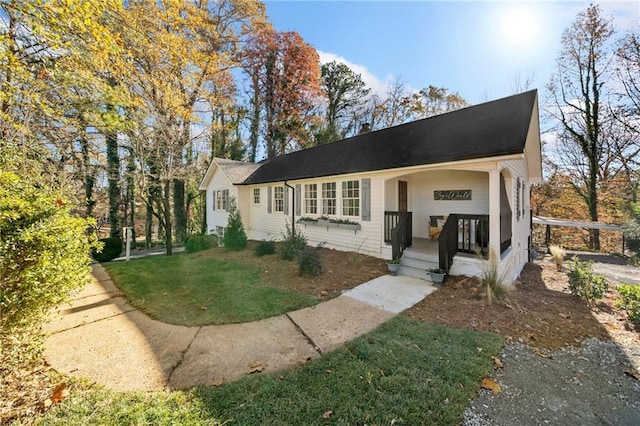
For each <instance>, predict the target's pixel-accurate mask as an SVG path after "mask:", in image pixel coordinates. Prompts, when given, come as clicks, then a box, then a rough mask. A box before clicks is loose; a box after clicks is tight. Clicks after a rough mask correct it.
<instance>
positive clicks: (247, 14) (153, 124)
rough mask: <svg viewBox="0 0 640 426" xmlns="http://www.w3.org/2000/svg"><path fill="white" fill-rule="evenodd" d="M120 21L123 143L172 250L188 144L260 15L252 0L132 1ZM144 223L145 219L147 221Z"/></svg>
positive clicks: (188, 194)
mask: <svg viewBox="0 0 640 426" xmlns="http://www.w3.org/2000/svg"><path fill="white" fill-rule="evenodd" d="M124 16H125V17H124V19H125V20H126V21H127V24H128V25H126V26H122V27H119V28H114V29H113V31H116V32H117V34H118V35H119V38H120V39H121V40H122V42H123V43H124V44H125V47H126V50H127V52H128V57H127V59H128V61H129V62H130V63H131V64H132V67H133V71H132V72H130V73H129V74H127V75H124V76H121V77H120V78H121V80H122V84H123V85H126V86H127V87H128V88H129V89H130V91H131V93H132V95H131V96H132V98H133V99H134V101H135V107H136V108H135V109H133V108H132V109H131V111H130V112H129V114H128V116H129V117H130V119H131V120H132V122H133V123H135V127H134V128H133V129H132V131H130V132H129V134H128V148H129V149H130V150H131V151H132V152H134V153H135V155H136V158H137V161H138V166H139V168H140V170H141V171H142V172H143V174H142V177H143V178H142V179H140V183H141V184H142V187H143V188H142V191H141V192H142V193H144V194H147V197H145V203H147V206H148V207H147V211H148V214H149V215H153V216H154V217H155V218H156V219H157V220H158V222H159V224H160V226H161V228H162V230H163V232H164V237H165V241H166V245H167V246H166V247H167V254H171V253H172V244H173V225H174V224H175V230H176V235H177V237H178V239H182V238H183V237H184V236H186V230H187V229H188V223H187V220H188V217H189V211H188V207H189V206H190V202H191V201H192V200H193V196H192V194H193V193H194V191H192V190H191V186H195V183H194V182H195V180H196V179H198V178H199V176H196V174H195V173H194V172H195V167H194V160H195V158H196V157H197V152H196V149H195V142H196V140H197V139H198V136H199V135H198V134H196V133H195V132H194V129H196V128H198V127H200V126H199V125H200V123H201V122H202V120H203V118H204V116H205V114H203V113H202V112H201V111H200V110H199V107H200V106H201V105H207V104H208V105H210V106H212V112H213V113H214V115H219V114H220V113H221V111H222V113H223V114H225V115H226V113H227V112H226V110H225V109H224V105H225V100H226V99H227V97H228V93H230V92H233V88H230V87H226V86H225V85H227V84H232V81H231V80H230V79H229V78H227V75H228V70H229V69H230V68H231V67H233V66H236V65H238V62H237V58H238V53H239V48H240V45H241V43H242V42H243V41H244V39H245V38H246V37H247V36H248V34H250V33H251V32H252V31H253V28H254V26H256V25H260V23H261V22H262V20H263V19H264V8H263V6H262V5H261V4H259V3H254V2H246V1H243V0H226V1H220V2H215V4H214V3H209V2H184V1H180V0H169V1H164V2H162V3H158V2H156V1H153V0H141V1H138V2H135V3H134V2H131V3H129V5H128V8H127V10H126V12H125V14H124ZM147 223H149V218H148V219H147Z"/></svg>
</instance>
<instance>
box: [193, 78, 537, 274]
mask: <svg viewBox="0 0 640 426" xmlns="http://www.w3.org/2000/svg"><path fill="white" fill-rule="evenodd" d="M541 179H542V165H541V149H540V129H539V118H538V96H537V91H535V90H534V91H529V92H525V93H522V94H518V95H515V96H510V97H507V98H503V99H498V100H495V101H491V102H487V103H483V104H480V105H475V106H471V107H468V108H464V109H461V110H457V111H453V112H449V113H446V114H442V115H438V116H434V117H430V118H426V119H423V120H418V121H414V122H411V123H406V124H402V125H399V126H395V127H391V128H387V129H382V130H378V131H373V132H369V133H364V134H360V135H358V136H355V137H352V138H348V139H344V140H341V141H338V142H333V143H329V144H326V145H320V146H317V147H313V148H308V149H304V150H301V151H297V152H293V153H290V154H287V155H282V156H279V157H275V158H272V159H270V160H267V161H265V162H264V163H261V164H251V163H243V162H237V161H230V160H224V159H220V158H214V159H213V161H212V162H211V165H210V167H209V168H208V170H207V172H206V175H205V176H204V179H203V180H202V183H201V184H200V190H201V191H206V200H207V201H206V202H207V212H206V220H207V226H208V229H209V232H216V233H222V232H224V227H225V226H226V223H227V213H226V208H227V205H228V204H227V203H228V201H227V200H228V198H229V197H230V196H232V195H233V196H234V197H235V198H236V200H237V205H238V208H239V211H240V214H241V216H242V219H243V223H244V225H245V228H246V232H247V236H248V237H249V239H253V240H269V239H274V240H278V239H280V238H281V237H282V235H283V232H284V230H285V226H286V225H287V223H288V224H291V223H292V222H295V223H296V224H297V227H298V229H301V230H302V232H303V233H304V235H305V236H306V237H307V239H308V241H309V244H313V245H315V244H317V243H320V242H325V243H326V246H327V247H330V248H335V249H338V250H344V251H358V252H360V253H365V254H368V255H372V256H377V257H380V258H385V259H391V258H398V257H401V264H402V267H401V270H400V272H401V273H405V274H407V275H416V276H420V277H422V278H424V277H425V275H426V274H425V272H424V270H425V269H426V268H427V267H429V266H433V267H438V266H440V267H442V268H444V269H446V270H448V271H449V272H450V273H451V274H454V275H479V274H480V273H481V271H482V268H483V265H485V264H486V262H487V259H488V258H489V257H490V256H493V258H495V259H497V260H498V265H499V268H500V269H501V270H502V271H504V273H505V274H506V277H507V279H515V278H516V277H517V276H518V275H519V274H520V271H521V270H522V268H523V266H524V264H525V263H526V262H527V261H528V257H529V256H528V254H529V245H530V235H531V220H530V208H529V201H530V192H529V188H530V185H531V184H532V183H536V182H539V181H541ZM492 253H493V255H492Z"/></svg>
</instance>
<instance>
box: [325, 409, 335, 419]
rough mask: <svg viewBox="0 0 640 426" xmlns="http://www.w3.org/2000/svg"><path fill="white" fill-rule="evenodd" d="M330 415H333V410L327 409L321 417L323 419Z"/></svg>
mask: <svg viewBox="0 0 640 426" xmlns="http://www.w3.org/2000/svg"><path fill="white" fill-rule="evenodd" d="M332 415H333V411H331V410H329V411H325V412H324V413H323V414H322V418H323V419H328V418H330V417H331V416H332Z"/></svg>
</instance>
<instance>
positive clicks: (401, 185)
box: [398, 180, 408, 212]
mask: <svg viewBox="0 0 640 426" xmlns="http://www.w3.org/2000/svg"><path fill="white" fill-rule="evenodd" d="M407 210H408V195H407V182H405V181H403V180H399V181H398V211H399V212H407Z"/></svg>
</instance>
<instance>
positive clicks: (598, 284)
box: [567, 257, 609, 303]
mask: <svg viewBox="0 0 640 426" xmlns="http://www.w3.org/2000/svg"><path fill="white" fill-rule="evenodd" d="M592 263H593V262H581V261H580V259H578V258H577V257H575V258H574V259H573V261H572V262H571V270H570V271H569V272H567V276H568V277H569V291H571V294H575V295H576V296H578V297H581V298H583V299H585V300H586V301H587V302H588V303H592V302H593V301H595V300H598V299H602V298H603V297H604V295H605V293H606V292H607V290H608V289H609V283H608V282H607V279H606V278H605V277H604V275H597V274H595V273H594V272H593V269H592V266H591V265H592Z"/></svg>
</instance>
